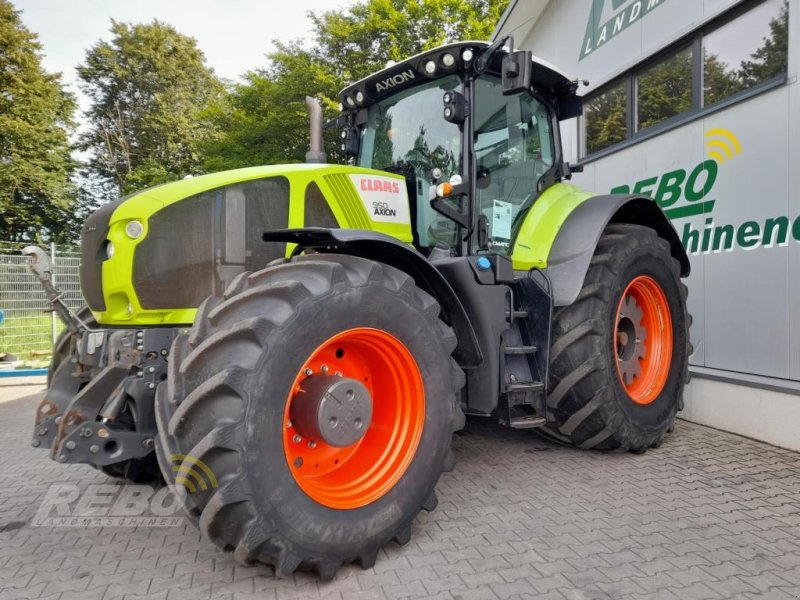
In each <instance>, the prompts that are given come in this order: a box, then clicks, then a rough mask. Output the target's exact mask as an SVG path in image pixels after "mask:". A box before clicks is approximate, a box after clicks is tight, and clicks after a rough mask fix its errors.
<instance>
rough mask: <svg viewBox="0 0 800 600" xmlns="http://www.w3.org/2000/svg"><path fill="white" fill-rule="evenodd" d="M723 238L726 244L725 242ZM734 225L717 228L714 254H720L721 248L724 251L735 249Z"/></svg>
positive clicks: (713, 247)
mask: <svg viewBox="0 0 800 600" xmlns="http://www.w3.org/2000/svg"><path fill="white" fill-rule="evenodd" d="M723 236H725V238H724V242H723ZM733 236H734V231H733V225H723V226H722V227H717V228H716V229H715V230H714V245H713V246H712V249H713V250H714V252H719V251H720V248H722V249H723V250H726V251H727V250H732V249H733Z"/></svg>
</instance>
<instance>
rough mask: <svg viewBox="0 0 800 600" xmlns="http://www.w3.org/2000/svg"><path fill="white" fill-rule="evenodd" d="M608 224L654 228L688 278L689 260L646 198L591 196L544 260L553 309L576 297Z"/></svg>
mask: <svg viewBox="0 0 800 600" xmlns="http://www.w3.org/2000/svg"><path fill="white" fill-rule="evenodd" d="M609 223H630V224H633V225H644V226H647V227H651V228H653V229H654V230H655V231H656V233H658V235H659V237H662V238H664V239H665V240H667V241H668V242H669V244H670V248H671V250H672V256H674V257H675V258H676V259H677V260H678V262H679V263H680V265H681V276H682V277H686V276H688V275H689V271H690V268H691V267H690V264H689V256H688V255H687V254H686V250H685V249H684V248H683V245H682V244H681V240H680V237H679V236H678V233H677V232H676V231H675V228H674V227H673V226H672V223H671V222H670V221H669V219H668V218H667V217H666V215H665V214H664V213H663V211H662V210H661V209H660V208H659V207H658V205H656V203H655V202H653V200H652V199H650V198H648V197H646V196H636V195H619V194H610V195H605V196H593V197H591V198H589V199H588V200H585V201H584V202H582V203H581V204H580V205H578V206H577V207H576V208H575V209H574V210H573V211H572V212H571V213H570V214H569V217H568V218H567V219H566V221H564V223H563V225H562V227H561V229H560V231H559V232H558V235H557V236H556V239H555V242H554V243H553V246H552V248H551V250H550V254H549V256H548V258H547V269H546V271H547V275H548V277H549V278H550V281H551V283H552V289H553V303H554V305H555V306H568V305H570V304H572V303H573V302H574V301H575V299H576V298H577V297H578V293H579V292H580V290H581V287H582V286H583V280H584V278H585V277H586V271H587V270H588V269H589V263H590V261H591V260H592V255H593V254H594V249H595V247H596V246H597V242H598V241H599V240H600V236H601V235H602V233H603V230H605V228H606V225H608V224H609Z"/></svg>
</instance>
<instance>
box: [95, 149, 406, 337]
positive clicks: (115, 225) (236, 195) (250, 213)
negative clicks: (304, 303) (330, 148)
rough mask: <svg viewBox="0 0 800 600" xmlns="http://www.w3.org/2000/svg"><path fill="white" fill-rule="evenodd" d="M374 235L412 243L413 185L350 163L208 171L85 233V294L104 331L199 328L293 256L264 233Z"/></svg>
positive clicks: (141, 199)
mask: <svg viewBox="0 0 800 600" xmlns="http://www.w3.org/2000/svg"><path fill="white" fill-rule="evenodd" d="M297 227H333V228H336V227H341V228H353V229H363V230H372V231H379V232H381V233H385V234H387V235H391V236H392V237H394V238H396V239H399V240H401V241H403V242H411V240H412V233H411V219H410V211H409V203H408V192H407V188H406V183H405V180H404V179H403V178H402V176H400V175H395V174H391V173H386V172H383V171H376V170H373V169H363V168H358V167H349V166H341V165H327V164H293V165H274V166H266V167H252V168H247V169H237V170H233V171H224V172H220V173H213V174H210V175H202V176H199V177H193V178H189V179H184V180H182V181H176V182H173V183H168V184H164V185H160V186H157V187H153V188H150V189H147V190H143V191H142V192H139V193H136V194H133V195H131V196H128V197H126V198H122V199H120V200H117V201H115V202H111V203H109V204H107V205H105V206H103V207H101V208H100V209H99V210H97V211H96V212H95V213H94V214H92V215H91V216H90V217H89V219H87V221H86V223H85V224H84V227H83V230H82V235H81V251H82V260H81V271H80V273H81V290H82V292H83V295H84V297H85V298H86V301H87V303H88V304H89V307H90V308H91V310H92V312H93V313H94V315H95V317H96V318H97V321H98V322H99V323H100V324H101V325H131V324H140V325H189V324H191V323H192V322H193V320H194V315H195V312H196V309H197V307H198V306H199V305H200V303H201V302H202V301H203V300H204V299H205V298H207V297H208V296H211V295H214V294H217V295H219V294H222V292H223V291H224V290H225V288H226V287H227V285H228V284H229V283H230V282H231V281H232V280H233V278H234V277H236V276H237V275H238V274H239V273H242V272H244V271H254V270H259V269H262V268H264V267H265V266H266V264H267V263H268V262H270V261H273V260H275V259H277V258H282V257H285V256H286V255H287V253H288V252H290V251H291V247H287V244H285V243H283V242H264V241H263V239H262V236H263V233H264V231H267V230H276V229H286V228H297Z"/></svg>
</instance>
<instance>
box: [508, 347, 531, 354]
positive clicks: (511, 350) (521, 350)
mask: <svg viewBox="0 0 800 600" xmlns="http://www.w3.org/2000/svg"><path fill="white" fill-rule="evenodd" d="M537 350H538V348H537V347H536V346H506V348H505V352H506V354H535V353H536V351H537Z"/></svg>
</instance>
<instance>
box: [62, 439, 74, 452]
mask: <svg viewBox="0 0 800 600" xmlns="http://www.w3.org/2000/svg"><path fill="white" fill-rule="evenodd" d="M64 446H66V447H67V450H75V442H73V441H72V440H70V441H68V442H67V443H66V444H64Z"/></svg>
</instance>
